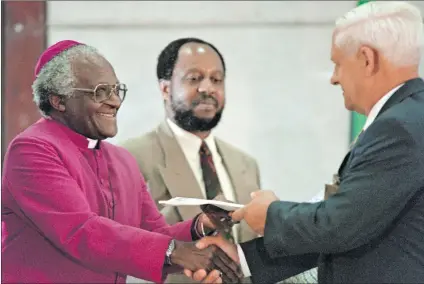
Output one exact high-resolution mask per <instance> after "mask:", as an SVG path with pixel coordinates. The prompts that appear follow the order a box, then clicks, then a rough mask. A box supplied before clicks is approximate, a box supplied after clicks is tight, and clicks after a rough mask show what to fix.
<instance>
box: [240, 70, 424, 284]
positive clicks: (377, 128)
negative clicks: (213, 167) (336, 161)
mask: <svg viewBox="0 0 424 284" xmlns="http://www.w3.org/2000/svg"><path fill="white" fill-rule="evenodd" d="M339 175H340V187H339V191H338V192H337V193H336V194H334V195H333V196H331V197H330V198H329V199H328V200H325V201H322V202H318V203H294V202H283V201H276V202H274V203H272V204H271V206H270V207H269V209H268V215H267V220H266V226H265V233H264V238H261V239H256V240H252V241H250V242H247V243H244V244H242V249H243V251H244V253H245V255H246V259H247V262H248V264H249V268H250V270H251V272H252V278H253V282H254V283H272V282H274V283H275V282H277V281H279V280H282V279H284V278H287V277H290V276H292V275H295V274H297V273H299V272H302V271H304V270H307V269H310V268H312V267H314V266H316V265H317V263H318V279H319V280H318V281H319V282H320V283H418V282H420V283H422V282H423V281H424V196H423V191H424V81H423V80H422V79H420V78H417V79H413V80H410V81H408V82H406V84H405V85H404V86H402V87H401V88H400V89H399V90H398V91H397V92H396V93H395V94H394V95H393V96H392V97H391V98H390V99H389V100H388V101H387V103H386V104H385V105H384V107H383V109H382V110H381V111H380V113H379V115H378V116H377V118H376V120H375V121H374V122H373V123H372V124H371V125H370V127H369V128H368V129H367V130H366V131H365V132H364V133H363V134H362V135H361V136H360V137H359V139H358V141H357V142H356V145H355V147H354V148H353V149H352V151H351V152H350V153H349V154H348V155H347V156H346V158H345V160H344V162H343V163H342V166H341V168H340V170H339Z"/></svg>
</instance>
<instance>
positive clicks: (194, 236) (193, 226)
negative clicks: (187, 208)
mask: <svg viewBox="0 0 424 284" xmlns="http://www.w3.org/2000/svg"><path fill="white" fill-rule="evenodd" d="M200 214H201V213H200ZM200 214H198V215H196V216H195V217H194V219H193V222H192V223H191V228H190V232H191V239H192V240H193V241H197V240H200V239H201V238H202V235H201V234H199V232H198V231H197V223H199V217H200Z"/></svg>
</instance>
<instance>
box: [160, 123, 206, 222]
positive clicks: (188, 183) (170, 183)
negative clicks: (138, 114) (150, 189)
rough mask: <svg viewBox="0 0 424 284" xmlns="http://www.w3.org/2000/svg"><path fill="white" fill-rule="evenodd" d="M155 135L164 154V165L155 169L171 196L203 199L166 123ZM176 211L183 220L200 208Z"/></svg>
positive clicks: (184, 207) (185, 207)
mask: <svg viewBox="0 0 424 284" xmlns="http://www.w3.org/2000/svg"><path fill="white" fill-rule="evenodd" d="M157 135H158V137H159V142H160V143H161V147H162V149H163V152H164V164H163V165H158V166H157V169H158V171H159V173H160V174H161V176H162V179H163V181H164V183H165V185H166V187H167V188H168V190H169V193H170V194H171V196H172V197H177V196H180V197H192V198H202V199H203V198H204V197H203V195H202V191H201V188H200V186H199V183H198V182H197V180H196V177H195V176H194V174H193V171H192V170H191V168H190V165H189V164H188V162H187V160H186V158H185V156H184V153H183V151H182V149H181V147H180V145H179V144H178V142H177V140H176V139H175V137H174V134H173V133H172V131H171V129H170V128H169V126H168V124H167V123H166V122H162V123H161V124H160V126H159V127H158V129H157ZM176 209H177V211H178V212H179V213H180V215H181V217H182V218H183V219H184V220H186V219H190V218H193V217H194V216H195V215H196V214H198V213H200V208H198V207H197V206H183V207H178V208H176Z"/></svg>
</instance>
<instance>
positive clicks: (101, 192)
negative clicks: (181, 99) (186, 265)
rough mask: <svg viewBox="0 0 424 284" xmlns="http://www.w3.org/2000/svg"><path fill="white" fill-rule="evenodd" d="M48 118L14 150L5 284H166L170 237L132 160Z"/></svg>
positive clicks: (178, 230)
mask: <svg viewBox="0 0 424 284" xmlns="http://www.w3.org/2000/svg"><path fill="white" fill-rule="evenodd" d="M88 144H89V142H88V140H87V139H86V138H85V137H84V136H82V135H80V134H78V133H76V132H74V131H72V130H71V129H69V128H68V127H66V126H65V125H63V124H61V123H59V122H56V121H54V120H52V119H44V118H43V119H41V120H39V121H38V122H37V123H35V124H34V125H32V126H30V127H29V128H28V129H26V130H25V131H24V132H22V133H21V134H20V135H18V136H17V137H16V138H15V139H14V140H13V141H12V142H11V144H10V145H9V148H8V151H7V153H6V156H5V160H4V168H3V176H2V189H1V191H2V192H1V193H2V200H1V204H2V208H1V211H2V283H93V282H95V283H124V282H125V279H126V275H132V276H134V277H137V278H142V279H146V280H149V281H154V282H162V281H163V280H164V277H165V276H166V274H165V273H164V272H163V264H164V259H165V252H166V249H167V247H168V245H169V242H170V240H171V238H176V239H179V240H182V241H191V233H190V226H191V223H192V221H191V220H189V221H185V222H181V223H178V224H176V225H173V226H169V225H167V224H166V222H165V219H164V217H163V216H162V215H161V214H160V212H159V211H158V209H157V208H156V205H155V203H154V201H153V200H152V198H151V196H150V194H149V192H148V188H147V186H146V182H145V180H144V179H143V177H142V176H141V175H140V172H139V169H138V166H137V163H136V161H135V160H134V159H133V157H132V156H131V155H130V154H129V153H128V152H127V151H126V150H124V149H123V148H120V147H117V146H114V145H112V144H110V143H107V142H104V141H102V142H101V143H100V144H99V145H100V146H99V147H98V149H89V148H88Z"/></svg>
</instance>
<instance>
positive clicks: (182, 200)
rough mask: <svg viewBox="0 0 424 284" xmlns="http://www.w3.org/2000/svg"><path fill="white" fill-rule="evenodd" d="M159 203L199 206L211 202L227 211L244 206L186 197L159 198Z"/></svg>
mask: <svg viewBox="0 0 424 284" xmlns="http://www.w3.org/2000/svg"><path fill="white" fill-rule="evenodd" d="M159 204H163V205H169V206H200V205H205V204H211V205H215V206H217V207H219V208H221V209H224V210H227V211H234V210H236V209H239V208H243V207H244V205H242V204H237V203H231V202H224V201H219V200H208V199H198V198H186V197H174V198H171V199H169V200H160V201H159Z"/></svg>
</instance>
